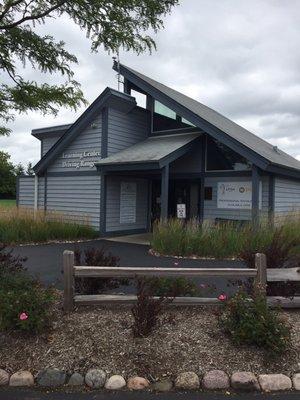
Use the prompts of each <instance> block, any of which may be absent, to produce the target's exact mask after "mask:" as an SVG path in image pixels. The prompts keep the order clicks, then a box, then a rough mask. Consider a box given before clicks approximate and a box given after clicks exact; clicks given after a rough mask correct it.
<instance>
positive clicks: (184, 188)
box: [169, 180, 191, 220]
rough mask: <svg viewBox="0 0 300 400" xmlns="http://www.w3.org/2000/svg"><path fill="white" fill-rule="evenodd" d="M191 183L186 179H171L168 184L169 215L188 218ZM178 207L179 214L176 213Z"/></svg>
mask: <svg viewBox="0 0 300 400" xmlns="http://www.w3.org/2000/svg"><path fill="white" fill-rule="evenodd" d="M190 198H191V184H190V182H188V181H181V180H173V181H170V186H169V217H170V218H178V217H179V218H180V217H181V218H182V219H184V220H187V219H189V218H190ZM178 208H179V214H178Z"/></svg>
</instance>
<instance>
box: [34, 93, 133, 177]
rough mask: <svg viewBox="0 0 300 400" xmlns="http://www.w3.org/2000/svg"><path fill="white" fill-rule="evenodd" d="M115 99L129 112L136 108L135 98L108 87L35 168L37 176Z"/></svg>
mask: <svg viewBox="0 0 300 400" xmlns="http://www.w3.org/2000/svg"><path fill="white" fill-rule="evenodd" d="M115 99H121V100H123V101H124V106H127V108H128V110H130V109H132V108H134V107H135V106H136V101H135V98H134V97H132V96H130V95H128V94H126V93H121V92H119V91H117V90H114V89H111V88H108V87H107V88H106V89H105V90H104V91H103V92H102V93H101V94H100V96H98V97H97V98H96V100H95V101H94V102H93V103H92V104H91V105H90V106H89V107H88V108H87V109H86V110H85V111H84V113H83V114H81V115H80V117H79V118H78V119H77V120H76V121H75V122H74V123H73V124H72V125H70V126H69V128H68V129H67V130H66V131H65V133H64V134H63V135H62V136H61V137H60V139H59V140H58V141H57V142H56V143H55V144H54V145H53V146H52V147H51V150H50V151H48V152H47V153H46V154H45V155H44V156H43V157H42V158H41V159H40V161H39V162H38V163H37V164H36V165H35V166H34V167H33V170H34V172H35V173H36V174H42V173H43V172H44V171H45V170H46V169H47V167H48V165H49V164H50V163H51V162H53V161H54V160H55V159H56V157H57V156H59V154H60V153H61V152H62V151H63V150H64V149H65V148H66V147H67V146H68V145H69V144H70V143H71V142H72V141H73V140H74V139H75V138H76V137H77V135H79V134H80V133H81V132H82V131H83V130H84V129H85V128H86V127H87V126H88V124H89V123H91V122H92V120H93V119H94V118H95V117H96V115H97V114H98V113H99V111H100V110H101V109H102V108H103V107H104V106H106V105H107V104H108V103H109V102H112V103H114V101H115Z"/></svg>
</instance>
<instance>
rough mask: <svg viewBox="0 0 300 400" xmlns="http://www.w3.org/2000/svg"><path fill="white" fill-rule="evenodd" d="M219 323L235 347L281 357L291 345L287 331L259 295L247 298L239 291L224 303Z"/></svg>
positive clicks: (276, 313)
mask: <svg viewBox="0 0 300 400" xmlns="http://www.w3.org/2000/svg"><path fill="white" fill-rule="evenodd" d="M220 323H221V326H222V328H223V329H224V330H225V332H226V333H228V334H229V335H230V337H231V338H232V340H233V342H234V343H236V344H238V345H240V344H246V345H256V346H258V347H261V348H263V349H265V350H266V351H267V353H268V354H269V355H270V356H278V355H280V354H283V353H284V351H285V350H287V349H288V347H289V345H290V337H291V332H290V327H289V326H288V325H287V324H286V323H285V322H284V321H283V320H281V319H280V317H279V315H278V312H276V311H273V310H270V309H269V307H268V305H267V301H266V297H265V296H264V295H262V294H260V293H258V292H257V293H255V294H254V295H253V296H249V295H248V294H247V293H245V292H244V291H242V290H241V291H239V292H238V293H237V294H236V295H235V296H233V297H232V298H231V299H230V300H228V301H226V302H225V303H224V310H223V313H222V315H221V317H220Z"/></svg>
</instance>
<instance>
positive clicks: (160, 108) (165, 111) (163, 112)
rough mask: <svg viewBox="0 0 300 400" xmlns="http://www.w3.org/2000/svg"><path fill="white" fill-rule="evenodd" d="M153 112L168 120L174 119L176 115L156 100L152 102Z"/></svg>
mask: <svg viewBox="0 0 300 400" xmlns="http://www.w3.org/2000/svg"><path fill="white" fill-rule="evenodd" d="M154 112H155V113H157V114H160V115H164V116H165V117H168V118H172V119H176V113H175V112H174V111H173V110H171V109H170V108H168V107H166V106H164V105H163V104H161V103H160V102H159V101H157V100H155V101H154Z"/></svg>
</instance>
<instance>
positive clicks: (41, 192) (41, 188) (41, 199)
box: [38, 176, 45, 210]
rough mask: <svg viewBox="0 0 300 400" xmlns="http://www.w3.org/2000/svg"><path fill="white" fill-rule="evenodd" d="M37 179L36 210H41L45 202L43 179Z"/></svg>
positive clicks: (41, 177)
mask: <svg viewBox="0 0 300 400" xmlns="http://www.w3.org/2000/svg"><path fill="white" fill-rule="evenodd" d="M38 179H39V180H38V208H39V209H41V210H42V209H44V200H45V178H44V177H43V176H40V177H39V178H38Z"/></svg>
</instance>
